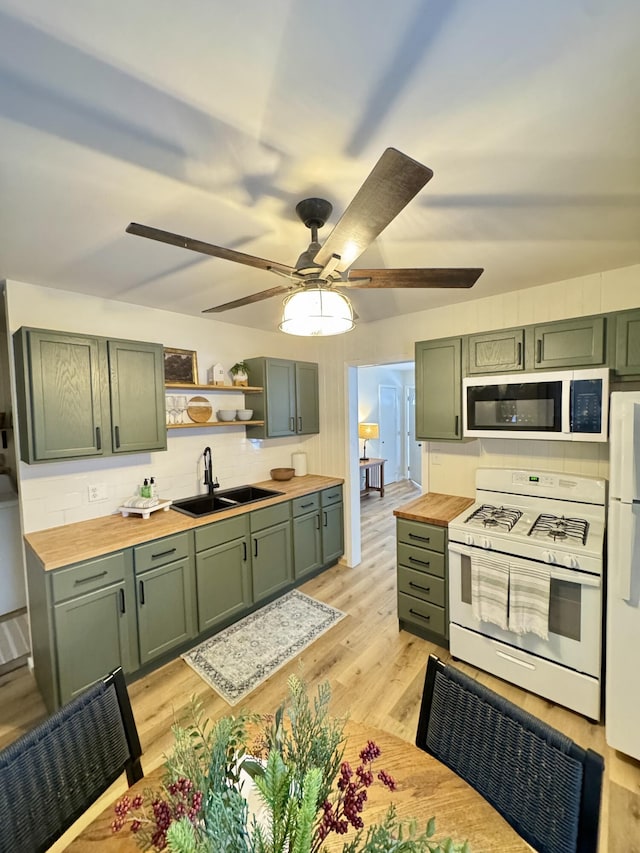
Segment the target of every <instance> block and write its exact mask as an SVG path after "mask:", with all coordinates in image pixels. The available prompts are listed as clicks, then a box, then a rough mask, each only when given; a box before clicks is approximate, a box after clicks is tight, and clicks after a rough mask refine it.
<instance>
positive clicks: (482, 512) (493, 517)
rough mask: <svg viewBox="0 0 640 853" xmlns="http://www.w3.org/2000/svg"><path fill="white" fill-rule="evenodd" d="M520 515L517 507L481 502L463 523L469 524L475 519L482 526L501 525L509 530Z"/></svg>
mask: <svg viewBox="0 0 640 853" xmlns="http://www.w3.org/2000/svg"><path fill="white" fill-rule="evenodd" d="M521 515H522V513H521V512H520V510H519V509H513V508H512V507H508V506H491V504H482V506H481V507H478V509H477V510H476V511H475V512H473V513H471V515H470V516H469V517H468V518H465V521H464V523H465V524H469V522H471V521H475V522H481V523H482V525H483V526H484V527H503V528H504V529H505V530H511V529H512V527H513V526H514V524H515V523H516V521H517V520H518V519H519V518H520V516H521Z"/></svg>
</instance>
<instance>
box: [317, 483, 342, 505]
mask: <svg viewBox="0 0 640 853" xmlns="http://www.w3.org/2000/svg"><path fill="white" fill-rule="evenodd" d="M320 494H321V498H320V499H321V501H322V506H331V505H332V504H338V503H340V501H341V500H342V486H333V487H332V488H331V489H323V490H322V492H321V493H320Z"/></svg>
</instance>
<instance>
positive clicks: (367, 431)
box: [358, 423, 380, 462]
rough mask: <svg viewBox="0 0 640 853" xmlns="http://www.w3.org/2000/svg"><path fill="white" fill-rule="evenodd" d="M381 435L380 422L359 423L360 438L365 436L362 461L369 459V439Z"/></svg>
mask: <svg viewBox="0 0 640 853" xmlns="http://www.w3.org/2000/svg"><path fill="white" fill-rule="evenodd" d="M379 435H380V432H379V430H378V424H365V423H362V424H358V438H364V447H363V448H362V456H361V457H360V461H361V462H366V461H367V460H368V459H369V457H368V456H367V439H369V438H378V436H379Z"/></svg>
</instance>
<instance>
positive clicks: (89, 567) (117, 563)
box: [51, 551, 131, 601]
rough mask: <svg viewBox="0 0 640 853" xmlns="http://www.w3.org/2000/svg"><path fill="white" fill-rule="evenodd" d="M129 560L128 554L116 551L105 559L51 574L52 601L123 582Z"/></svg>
mask: <svg viewBox="0 0 640 853" xmlns="http://www.w3.org/2000/svg"><path fill="white" fill-rule="evenodd" d="M130 559H131V557H130V552H129V553H128V552H126V551H118V552H116V553H115V554H108V555H107V556H106V557H99V558H98V559H97V560H89V561H88V562H86V563H81V564H80V565H77V566H72V567H71V568H68V569H60V571H56V572H53V577H52V578H51V586H52V589H53V600H54V601H64V600H65V599H67V598H74V597H75V596H76V595H84V594H85V593H86V592H91V591H92V590H94V589H100V587H103V586H108V585H109V584H112V583H117V582H118V581H122V580H124V577H125V575H126V573H127V571H128V570H129V566H130Z"/></svg>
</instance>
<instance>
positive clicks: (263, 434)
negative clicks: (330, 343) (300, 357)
mask: <svg viewBox="0 0 640 853" xmlns="http://www.w3.org/2000/svg"><path fill="white" fill-rule="evenodd" d="M247 366H248V370H249V385H251V386H254V387H260V388H262V389H263V390H262V391H260V392H256V393H252V394H251V396H250V397H249V396H248V397H247V399H248V401H249V402H248V405H250V406H251V408H252V409H253V417H254V419H255V420H263V421H264V426H248V427H246V434H247V437H249V438H280V437H282V436H287V435H311V434H315V433H318V432H320V398H319V392H318V365H317V364H314V363H313V362H306V361H297V362H296V361H289V360H287V359H283V358H263V357H260V358H249V359H247Z"/></svg>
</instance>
